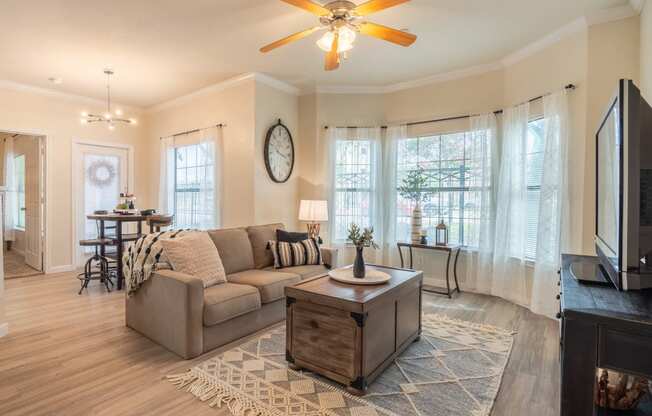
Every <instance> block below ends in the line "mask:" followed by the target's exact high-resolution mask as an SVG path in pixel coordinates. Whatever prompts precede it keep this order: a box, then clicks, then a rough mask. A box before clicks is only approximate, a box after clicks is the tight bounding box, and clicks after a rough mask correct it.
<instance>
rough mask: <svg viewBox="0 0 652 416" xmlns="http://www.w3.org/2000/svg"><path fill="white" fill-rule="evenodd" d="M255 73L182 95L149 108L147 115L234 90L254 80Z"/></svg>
mask: <svg viewBox="0 0 652 416" xmlns="http://www.w3.org/2000/svg"><path fill="white" fill-rule="evenodd" d="M254 75H255V74H254V73H253V72H250V73H247V74H243V75H238V76H236V77H233V78H229V79H227V80H225V81H221V82H218V83H217V84H213V85H209V86H208V87H204V88H202V89H199V90H197V91H194V92H191V93H189V94H185V95H182V96H180V97H177V98H173V99H171V100H169V101H164V102H162V103H160V104H156V105H153V106H151V107H149V108H147V113H149V114H151V113H158V112H159V111H163V110H167V109H170V108H175V107H179V106H181V105H183V104H186V103H188V102H190V101H192V100H196V99H197V98H200V97H204V96H206V95H210V94H214V93H216V92H219V91H223V90H226V89H228V88H233V87H235V86H237V85H239V84H241V83H243V82H246V81H251V80H253V79H254Z"/></svg>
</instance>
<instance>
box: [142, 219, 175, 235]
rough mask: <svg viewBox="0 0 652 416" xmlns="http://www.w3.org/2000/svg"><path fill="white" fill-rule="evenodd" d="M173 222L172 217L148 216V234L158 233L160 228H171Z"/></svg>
mask: <svg viewBox="0 0 652 416" xmlns="http://www.w3.org/2000/svg"><path fill="white" fill-rule="evenodd" d="M173 221H174V215H150V216H149V217H147V225H149V232H150V233H154V232H160V231H161V228H163V227H169V226H171V225H172V222H173Z"/></svg>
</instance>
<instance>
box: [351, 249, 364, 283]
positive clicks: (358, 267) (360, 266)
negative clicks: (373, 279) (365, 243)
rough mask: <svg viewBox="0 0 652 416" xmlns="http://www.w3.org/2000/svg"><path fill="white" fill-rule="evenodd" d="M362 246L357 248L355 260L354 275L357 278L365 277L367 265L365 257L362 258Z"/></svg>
mask: <svg viewBox="0 0 652 416" xmlns="http://www.w3.org/2000/svg"><path fill="white" fill-rule="evenodd" d="M362 249H363V248H362V247H356V248H355V261H354V262H353V277H355V278H357V279H364V276H365V266H364V259H363V258H362Z"/></svg>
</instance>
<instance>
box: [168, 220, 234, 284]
mask: <svg viewBox="0 0 652 416" xmlns="http://www.w3.org/2000/svg"><path fill="white" fill-rule="evenodd" d="M161 244H162V245H163V252H164V254H165V256H166V257H167V259H168V261H169V262H170V264H171V265H172V270H174V271H178V272H180V273H185V274H188V275H190V276H194V277H197V278H199V279H201V280H202V281H203V282H204V287H210V286H214V285H217V284H220V283H224V282H226V273H224V266H223V265H222V259H221V258H220V254H219V253H218V252H217V248H215V244H213V240H211V238H210V237H209V236H208V233H205V232H196V233H192V234H190V235H187V236H184V237H181V238H170V239H165V240H161Z"/></svg>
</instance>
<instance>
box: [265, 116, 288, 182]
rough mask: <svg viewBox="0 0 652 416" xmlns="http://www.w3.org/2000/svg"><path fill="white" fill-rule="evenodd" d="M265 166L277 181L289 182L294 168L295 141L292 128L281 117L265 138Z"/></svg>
mask: <svg viewBox="0 0 652 416" xmlns="http://www.w3.org/2000/svg"><path fill="white" fill-rule="evenodd" d="M265 167H266V168H267V173H268V174H269V177H270V178H271V179H272V180H273V181H274V182H276V183H283V182H287V180H288V179H290V175H292V169H294V143H293V142H292V134H290V130H289V129H288V128H287V127H286V126H285V125H284V124H283V123H282V122H281V120H280V119H279V121H278V123H276V124H275V125H273V126H272V127H270V129H269V130H268V131H267V138H266V139H265Z"/></svg>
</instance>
